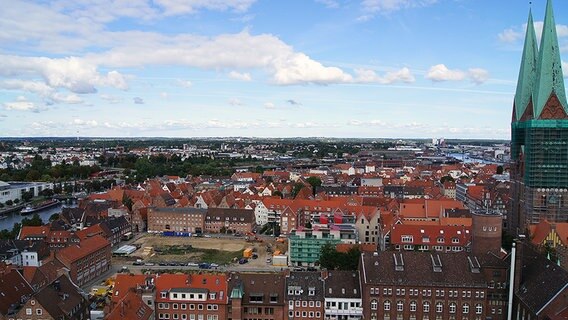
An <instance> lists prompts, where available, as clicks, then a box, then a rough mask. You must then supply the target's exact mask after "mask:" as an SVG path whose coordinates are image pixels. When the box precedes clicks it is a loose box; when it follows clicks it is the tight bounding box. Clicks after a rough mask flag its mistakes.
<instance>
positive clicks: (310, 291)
mask: <svg viewBox="0 0 568 320" xmlns="http://www.w3.org/2000/svg"><path fill="white" fill-rule="evenodd" d="M315 295H316V288H309V289H308V296H315Z"/></svg>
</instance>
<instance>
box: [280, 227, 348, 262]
mask: <svg viewBox="0 0 568 320" xmlns="http://www.w3.org/2000/svg"><path fill="white" fill-rule="evenodd" d="M340 242H341V240H340V239H337V238H335V237H334V236H333V235H331V234H324V235H323V236H321V235H314V234H312V233H311V232H305V233H298V234H291V235H290V236H289V237H288V254H289V257H290V264H291V265H292V266H308V267H313V266H315V263H316V262H317V261H318V260H319V258H320V252H321V248H322V247H323V246H324V245H326V244H328V243H329V244H333V245H336V244H338V243H340Z"/></svg>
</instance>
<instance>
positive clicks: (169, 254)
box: [132, 234, 285, 268]
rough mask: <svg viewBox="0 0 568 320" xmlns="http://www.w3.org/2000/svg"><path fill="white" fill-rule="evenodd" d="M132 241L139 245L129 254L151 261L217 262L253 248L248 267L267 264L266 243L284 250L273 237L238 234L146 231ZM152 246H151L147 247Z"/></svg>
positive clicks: (267, 245) (234, 257)
mask: <svg viewBox="0 0 568 320" xmlns="http://www.w3.org/2000/svg"><path fill="white" fill-rule="evenodd" d="M133 244H134V245H136V246H138V247H139V249H138V250H137V251H136V252H134V253H133V254H132V256H133V257H139V258H142V259H144V262H151V263H172V262H175V263H179V264H182V263H183V264H187V263H189V262H194V263H199V262H209V263H217V264H220V265H227V264H231V263H234V261H235V260H238V259H240V258H241V257H242V256H243V250H244V249H246V248H253V250H254V252H255V253H256V255H257V257H258V258H257V259H249V261H248V263H247V264H246V266H247V267H260V268H262V267H266V266H268V264H267V262H266V258H267V257H271V256H272V254H271V253H267V247H269V246H270V247H271V249H272V251H274V250H281V251H285V248H284V246H283V245H282V244H281V243H276V242H275V241H273V240H272V239H265V240H264V241H262V242H247V241H245V239H244V238H237V237H216V236H215V235H212V236H211V237H199V238H196V237H164V236H160V235H152V234H146V235H144V236H143V237H141V238H139V239H137V240H136V241H135V242H134V243H133ZM150 248H151V249H150Z"/></svg>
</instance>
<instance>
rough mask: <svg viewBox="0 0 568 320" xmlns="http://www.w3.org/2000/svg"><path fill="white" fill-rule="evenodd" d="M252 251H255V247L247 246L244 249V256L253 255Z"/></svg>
mask: <svg viewBox="0 0 568 320" xmlns="http://www.w3.org/2000/svg"><path fill="white" fill-rule="evenodd" d="M252 253H253V248H246V249H245V250H244V251H243V258H250V257H252Z"/></svg>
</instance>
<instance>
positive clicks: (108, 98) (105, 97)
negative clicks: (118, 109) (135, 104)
mask: <svg viewBox="0 0 568 320" xmlns="http://www.w3.org/2000/svg"><path fill="white" fill-rule="evenodd" d="M99 97H100V98H101V99H103V100H105V101H107V102H108V103H112V104H116V103H120V102H122V98H121V97H117V96H113V95H109V94H101V95H100V96H99Z"/></svg>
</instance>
